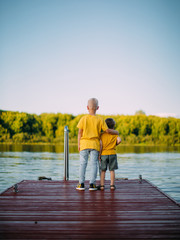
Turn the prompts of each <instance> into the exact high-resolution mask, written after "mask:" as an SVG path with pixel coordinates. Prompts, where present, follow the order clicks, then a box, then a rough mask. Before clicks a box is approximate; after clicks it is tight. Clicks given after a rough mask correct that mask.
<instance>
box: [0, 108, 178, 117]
mask: <svg viewBox="0 0 180 240" xmlns="http://www.w3.org/2000/svg"><path fill="white" fill-rule="evenodd" d="M138 111H142V110H138ZM138 111H136V112H138ZM0 112H17V113H26V114H32V115H33V114H35V115H37V116H40V115H42V114H68V115H73V116H74V117H76V116H78V115H85V114H88V112H86V113H79V114H73V113H66V112H65V113H63V112H42V113H33V112H32V113H31V112H25V111H14V110H12V111H11V110H3V109H0ZM136 112H135V113H134V114H119V113H117V114H99V113H98V112H97V113H96V115H103V116H118V115H119V116H135V115H145V116H147V117H149V116H155V117H160V118H176V119H178V118H180V116H176V115H174V114H172V113H165V114H164V113H159V114H157V115H154V114H150V115H147V114H146V112H144V111H143V112H144V113H143V114H138V113H136Z"/></svg>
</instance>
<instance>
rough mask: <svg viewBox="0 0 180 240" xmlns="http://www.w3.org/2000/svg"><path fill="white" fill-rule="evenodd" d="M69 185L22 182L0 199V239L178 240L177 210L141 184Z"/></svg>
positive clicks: (159, 193) (179, 210)
mask: <svg viewBox="0 0 180 240" xmlns="http://www.w3.org/2000/svg"><path fill="white" fill-rule="evenodd" d="M76 184H77V182H75V181H68V182H64V181H27V180H25V181H22V182H21V183H19V184H18V185H19V192H18V193H14V192H13V189H12V188H9V189H7V190H6V191H5V192H4V193H2V194H1V195H0V234H1V235H0V238H1V239H152V238H154V239H163V240H165V239H179V238H180V206H179V204H178V203H176V202H175V201H174V200H173V199H171V198H170V197H169V196H166V195H165V194H164V193H163V192H162V191H160V190H159V189H158V188H157V187H156V186H153V185H152V184H151V183H149V182H148V181H146V180H143V182H142V184H140V183H139V182H138V180H118V181H117V182H116V185H117V189H116V190H115V191H111V190H110V189H109V182H108V181H106V189H105V191H94V192H90V191H89V190H88V182H86V186H87V190H86V191H77V190H76V189H75V187H76Z"/></svg>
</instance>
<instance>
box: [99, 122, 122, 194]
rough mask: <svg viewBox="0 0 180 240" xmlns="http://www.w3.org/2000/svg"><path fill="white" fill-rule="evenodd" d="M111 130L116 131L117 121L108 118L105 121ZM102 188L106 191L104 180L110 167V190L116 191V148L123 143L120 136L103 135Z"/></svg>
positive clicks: (101, 158)
mask: <svg viewBox="0 0 180 240" xmlns="http://www.w3.org/2000/svg"><path fill="white" fill-rule="evenodd" d="M105 122H106V124H107V126H108V128H109V129H114V126H115V124H116V123H115V121H114V119H112V118H107V119H106V120H105ZM100 143H101V157H100V161H101V186H100V189H101V190H104V180H105V174H106V170H107V166H109V171H110V176H111V184H110V189H111V190H115V185H114V181H115V172H114V170H115V169H118V163H117V155H116V146H117V145H118V144H120V143H121V138H120V137H119V136H118V135H111V134H108V133H106V132H105V133H103V134H102V135H101V142H100Z"/></svg>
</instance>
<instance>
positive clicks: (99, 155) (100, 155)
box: [98, 154, 101, 162]
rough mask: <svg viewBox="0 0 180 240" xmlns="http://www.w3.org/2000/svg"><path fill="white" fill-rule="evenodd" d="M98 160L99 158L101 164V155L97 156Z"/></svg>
mask: <svg viewBox="0 0 180 240" xmlns="http://www.w3.org/2000/svg"><path fill="white" fill-rule="evenodd" d="M98 158H99V161H100V162H101V154H99V157H98Z"/></svg>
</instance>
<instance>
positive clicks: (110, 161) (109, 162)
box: [101, 154, 118, 171]
mask: <svg viewBox="0 0 180 240" xmlns="http://www.w3.org/2000/svg"><path fill="white" fill-rule="evenodd" d="M108 166H109V171H113V170H116V169H118V162H117V155H116V154H114V155H101V170H102V171H106V170H107V167H108Z"/></svg>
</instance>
